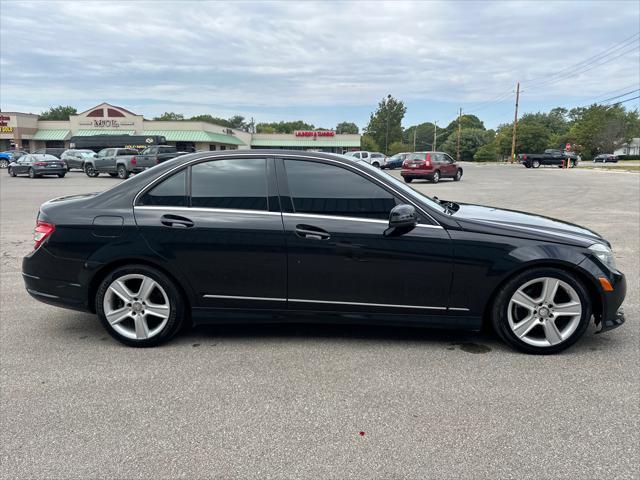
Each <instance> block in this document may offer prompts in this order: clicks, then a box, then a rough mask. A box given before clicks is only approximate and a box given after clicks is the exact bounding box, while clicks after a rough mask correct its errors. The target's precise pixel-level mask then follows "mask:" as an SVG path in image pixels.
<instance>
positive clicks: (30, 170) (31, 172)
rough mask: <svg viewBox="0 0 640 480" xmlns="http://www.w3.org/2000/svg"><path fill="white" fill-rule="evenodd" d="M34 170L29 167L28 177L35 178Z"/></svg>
mask: <svg viewBox="0 0 640 480" xmlns="http://www.w3.org/2000/svg"><path fill="white" fill-rule="evenodd" d="M36 177H37V175H36V172H35V171H34V170H33V168H29V178H36Z"/></svg>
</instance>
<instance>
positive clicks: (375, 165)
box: [371, 162, 380, 168]
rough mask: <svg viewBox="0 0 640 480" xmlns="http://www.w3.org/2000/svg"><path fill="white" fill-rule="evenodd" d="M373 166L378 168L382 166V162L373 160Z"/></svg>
mask: <svg viewBox="0 0 640 480" xmlns="http://www.w3.org/2000/svg"><path fill="white" fill-rule="evenodd" d="M371 166H373V167H376V168H380V164H379V163H378V162H373V163H372V164H371Z"/></svg>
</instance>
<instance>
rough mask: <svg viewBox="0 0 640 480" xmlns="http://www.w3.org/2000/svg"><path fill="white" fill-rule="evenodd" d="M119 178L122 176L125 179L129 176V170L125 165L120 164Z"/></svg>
mask: <svg viewBox="0 0 640 480" xmlns="http://www.w3.org/2000/svg"><path fill="white" fill-rule="evenodd" d="M117 170H118V173H117V175H118V178H121V179H123V180H125V179H127V178H129V172H128V171H127V167H125V166H124V165H118V168H117Z"/></svg>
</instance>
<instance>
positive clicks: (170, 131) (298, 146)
mask: <svg viewBox="0 0 640 480" xmlns="http://www.w3.org/2000/svg"><path fill="white" fill-rule="evenodd" d="M99 135H136V136H138V135H139V136H150V137H151V136H161V137H164V138H165V140H166V144H168V145H174V146H176V147H177V148H178V150H181V151H202V150H235V149H249V148H283V149H288V150H312V151H323V152H334V153H344V152H346V151H350V150H359V149H360V135H347V134H336V133H335V132H332V131H297V132H295V133H292V134H264V133H247V132H244V131H242V130H236V129H232V128H226V127H223V126H220V125H214V124H211V123H207V122H192V121H168V122H166V121H156V120H145V119H144V118H143V116H142V115H138V114H136V113H133V112H130V111H129V110H126V109H124V108H122V107H117V106H114V105H109V104H108V103H102V104H100V105H98V106H96V107H93V108H90V109H89V110H86V111H84V112H82V113H79V114H78V115H72V116H71V117H70V118H69V120H64V121H51V120H39V119H38V115H35V114H32V113H19V112H0V151H4V150H13V149H18V150H26V151H30V152H34V151H36V150H38V149H41V148H73V146H72V143H73V142H71V139H72V138H73V137H76V138H77V137H79V136H94V137H95V136H99ZM98 138H99V137H98Z"/></svg>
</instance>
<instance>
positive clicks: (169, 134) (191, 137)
mask: <svg viewBox="0 0 640 480" xmlns="http://www.w3.org/2000/svg"><path fill="white" fill-rule="evenodd" d="M144 135H160V136H163V137H165V138H166V139H167V142H214V143H224V144H227V145H245V143H244V142H243V141H242V140H240V139H239V138H237V137H234V136H233V135H226V134H224V133H213V132H206V131H204V130H145V131H144Z"/></svg>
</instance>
